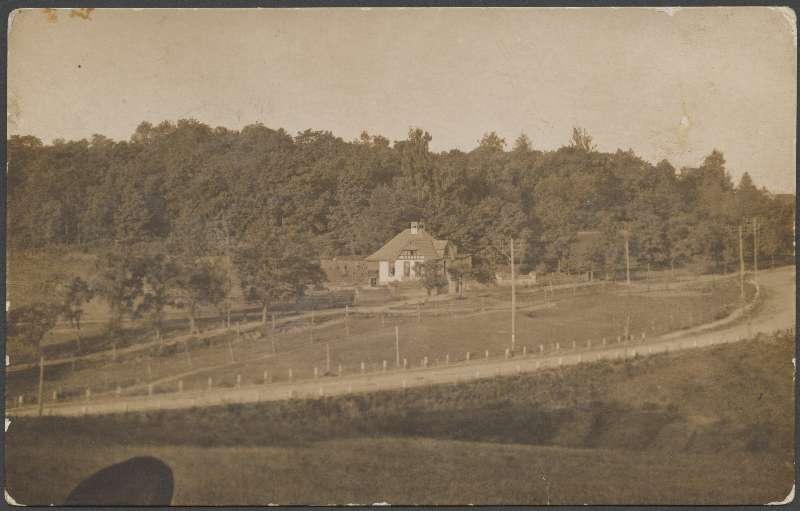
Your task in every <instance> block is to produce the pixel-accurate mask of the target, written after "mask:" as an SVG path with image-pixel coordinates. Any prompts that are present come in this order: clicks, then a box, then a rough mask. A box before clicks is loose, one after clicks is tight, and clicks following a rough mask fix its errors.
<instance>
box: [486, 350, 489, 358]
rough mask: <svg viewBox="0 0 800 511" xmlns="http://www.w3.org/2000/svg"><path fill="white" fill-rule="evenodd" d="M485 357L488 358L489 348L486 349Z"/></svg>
mask: <svg viewBox="0 0 800 511" xmlns="http://www.w3.org/2000/svg"><path fill="white" fill-rule="evenodd" d="M486 358H489V350H486Z"/></svg>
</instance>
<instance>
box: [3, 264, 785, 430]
mask: <svg viewBox="0 0 800 511" xmlns="http://www.w3.org/2000/svg"><path fill="white" fill-rule="evenodd" d="M758 284H759V293H758V298H757V300H756V302H755V303H754V304H751V305H749V306H747V307H746V308H745V309H739V310H738V311H737V312H735V313H734V314H732V315H731V316H729V317H728V318H725V319H722V320H719V321H716V322H714V323H710V324H707V325H701V326H699V327H695V328H693V329H691V330H685V331H679V332H672V333H670V334H666V335H663V336H660V337H656V338H650V339H646V340H644V341H642V340H641V339H635V340H631V341H627V342H622V343H617V342H616V340H614V341H613V342H610V343H608V344H606V345H602V344H600V343H597V342H596V343H595V345H593V346H585V345H584V346H579V347H578V348H577V349H562V350H560V351H558V352H549V353H545V354H538V353H532V354H528V355H527V356H525V357H520V356H517V357H512V358H508V359H506V358H504V357H501V358H494V359H491V358H490V359H476V360H473V361H469V362H459V363H453V364H449V365H444V366H443V365H439V366H436V367H428V368H413V369H406V370H403V369H390V370H387V371H383V372H372V373H367V374H363V375H349V376H342V377H323V378H319V379H315V380H305V381H296V382H281V383H271V384H265V385H250V386H242V387H239V388H227V389H212V390H206V391H192V392H183V393H174V394H156V395H153V396H143V397H122V398H118V399H113V398H105V399H103V400H100V399H98V400H97V401H91V402H83V403H81V402H66V403H58V404H46V405H45V408H44V414H45V415H60V416H76V415H78V416H79V415H96V414H110V413H120V412H128V411H131V412H132V411H145V410H155V409H179V408H190V407H205V406H215V405H220V404H227V403H254V402H262V401H278V400H285V399H296V398H318V397H321V396H332V395H344V394H350V393H365V392H375V391H379V390H390V389H402V388H409V387H418V386H425V385H434V384H445V383H456V382H463V381H468V380H474V379H477V378H488V377H494V376H497V375H502V374H506V375H508V374H518V373H526V372H532V371H537V370H540V369H545V368H551V367H558V366H566V365H572V364H578V363H582V362H592V361H596V360H608V359H615V358H626V357H633V356H636V355H640V356H644V355H649V354H656V353H663V352H665V351H677V350H684V349H693V348H697V347H703V346H709V345H713V344H722V343H728V342H736V341H739V340H743V339H747V338H749V337H752V336H753V335H755V334H757V333H771V332H774V331H776V330H786V329H790V328H794V326H795V268H794V267H784V268H779V269H776V270H768V271H762V272H759V274H758ZM37 413H38V408H37V407H36V406H27V407H20V408H14V409H10V410H7V411H6V415H8V416H12V417H13V416H22V415H36V414H37Z"/></svg>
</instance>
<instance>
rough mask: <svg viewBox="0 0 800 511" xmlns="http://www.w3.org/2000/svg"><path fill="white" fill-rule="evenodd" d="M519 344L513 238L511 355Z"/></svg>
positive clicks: (512, 240)
mask: <svg viewBox="0 0 800 511" xmlns="http://www.w3.org/2000/svg"><path fill="white" fill-rule="evenodd" d="M516 342H517V288H516V282H515V279H514V238H511V353H514V348H515V346H516Z"/></svg>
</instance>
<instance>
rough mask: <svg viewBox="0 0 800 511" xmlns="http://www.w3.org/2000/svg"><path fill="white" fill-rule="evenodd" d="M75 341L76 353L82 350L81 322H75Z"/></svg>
mask: <svg viewBox="0 0 800 511" xmlns="http://www.w3.org/2000/svg"><path fill="white" fill-rule="evenodd" d="M75 343H76V344H77V345H78V353H80V352H81V351H82V348H81V324H80V323H75Z"/></svg>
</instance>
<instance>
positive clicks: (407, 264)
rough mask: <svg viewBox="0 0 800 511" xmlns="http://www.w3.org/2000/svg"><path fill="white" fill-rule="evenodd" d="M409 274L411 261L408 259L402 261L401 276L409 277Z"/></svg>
mask: <svg viewBox="0 0 800 511" xmlns="http://www.w3.org/2000/svg"><path fill="white" fill-rule="evenodd" d="M410 276H411V263H410V262H409V261H403V277H406V278H408V277H410Z"/></svg>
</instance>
